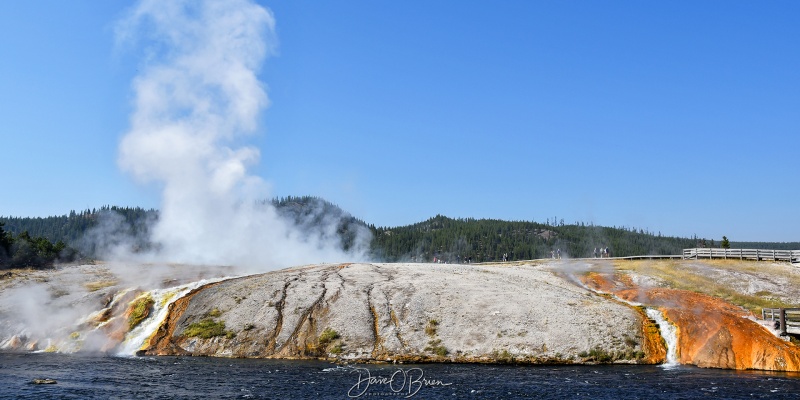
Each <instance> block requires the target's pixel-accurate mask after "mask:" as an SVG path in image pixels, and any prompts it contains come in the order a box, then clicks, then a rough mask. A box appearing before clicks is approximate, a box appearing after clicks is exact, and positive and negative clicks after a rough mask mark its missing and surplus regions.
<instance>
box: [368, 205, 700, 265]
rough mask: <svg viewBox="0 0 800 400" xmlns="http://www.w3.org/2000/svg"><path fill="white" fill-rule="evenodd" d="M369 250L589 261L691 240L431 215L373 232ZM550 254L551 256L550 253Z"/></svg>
mask: <svg viewBox="0 0 800 400" xmlns="http://www.w3.org/2000/svg"><path fill="white" fill-rule="evenodd" d="M373 232H374V235H375V239H374V242H373V248H374V250H375V251H376V252H379V253H380V254H381V255H382V256H383V257H384V258H385V259H387V260H389V261H396V260H403V259H411V260H418V261H432V260H433V259H434V257H435V258H436V259H437V260H438V259H441V260H443V261H446V262H453V261H462V262H463V261H464V259H470V258H471V259H472V261H477V262H482V261H497V260H502V259H503V255H507V257H508V259H509V260H530V259H535V258H547V257H551V256H552V255H554V254H557V253H558V252H559V250H560V253H561V255H562V258H565V257H592V256H594V250H595V248H601V247H602V248H605V247H607V248H608V249H609V252H610V253H611V254H612V256H628V255H636V254H680V252H681V250H682V249H684V248H688V247H695V245H696V244H697V240H695V239H685V238H674V237H664V236H660V235H654V234H651V233H646V232H639V231H635V230H628V229H623V228H607V227H599V226H591V225H585V224H581V225H566V224H559V225H557V226H551V225H547V224H542V223H537V222H524V221H514V222H511V221H501V220H492V219H471V218H470V219H452V218H447V217H444V216H441V215H437V216H436V217H434V218H431V219H429V220H427V221H425V222H421V223H418V224H414V225H409V226H405V227H397V228H378V229H373ZM551 252H553V253H551Z"/></svg>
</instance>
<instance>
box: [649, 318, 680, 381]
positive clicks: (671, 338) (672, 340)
mask: <svg viewBox="0 0 800 400" xmlns="http://www.w3.org/2000/svg"><path fill="white" fill-rule="evenodd" d="M645 312H646V313H647V316H648V317H650V318H651V319H653V320H655V321H656V323H658V329H659V331H660V332H661V337H662V338H664V342H666V344H667V361H666V362H665V363H664V366H665V367H674V366H677V365H679V363H678V334H677V331H676V329H675V326H674V325H672V324H671V323H670V322H669V321H667V319H666V318H664V314H663V313H661V311H660V310H657V309H655V308H647V309H646V310H645Z"/></svg>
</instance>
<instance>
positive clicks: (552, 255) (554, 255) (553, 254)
mask: <svg viewBox="0 0 800 400" xmlns="http://www.w3.org/2000/svg"><path fill="white" fill-rule="evenodd" d="M550 258H552V259H554V260H560V259H561V249H555V250H550Z"/></svg>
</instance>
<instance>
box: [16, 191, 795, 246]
mask: <svg viewBox="0 0 800 400" xmlns="http://www.w3.org/2000/svg"><path fill="white" fill-rule="evenodd" d="M267 202H271V203H272V204H273V205H274V206H275V207H276V209H277V210H278V213H279V214H281V215H283V216H284V217H285V218H287V219H289V220H293V222H294V223H295V224H297V225H298V226H300V227H301V228H302V229H310V228H311V227H313V226H314V225H315V224H319V223H321V222H322V221H323V220H325V221H331V220H333V221H336V224H337V225H336V232H337V234H338V235H340V238H341V246H342V247H343V248H344V249H348V248H349V247H350V246H351V245H352V243H353V239H354V237H355V236H356V232H357V231H358V230H359V229H368V230H369V231H370V232H371V233H372V242H371V245H370V251H371V252H372V255H373V257H374V258H375V259H376V260H383V261H390V262H394V261H418V262H433V260H434V258H435V259H436V260H437V261H441V262H464V261H466V260H470V259H471V261H472V262H485V261H500V260H503V258H504V255H505V256H507V259H509V260H528V259H537V258H548V257H550V256H551V251H552V252H553V253H554V254H555V253H556V252H557V251H558V250H559V249H560V250H561V253H562V257H564V258H566V257H570V258H582V257H593V255H594V249H595V247H598V248H599V247H608V248H609V251H610V252H611V254H612V255H613V256H619V257H626V256H637V255H648V254H652V255H670V254H681V252H682V250H683V249H684V248H694V247H719V239H717V240H713V239H705V238H697V237H694V238H681V237H672V236H663V235H661V234H660V233H653V232H649V231H645V230H643V229H636V228H629V227H604V226H596V225H592V224H586V223H573V224H565V223H564V221H563V220H561V221H558V222H556V218H553V222H552V223H551V222H550V220H549V219H548V222H547V223H541V222H535V221H503V220H496V219H475V218H458V219H455V218H449V217H446V216H443V215H437V216H435V217H432V218H430V219H428V220H426V221H422V222H418V223H415V224H411V225H406V226H398V227H376V226H375V225H373V224H369V223H367V222H365V221H363V220H360V219H358V218H355V217H353V216H352V215H351V214H350V213H348V212H346V211H345V210H343V209H342V208H340V207H339V206H337V205H335V204H333V203H331V202H328V201H326V200H324V199H321V198H319V197H313V196H299V197H296V196H288V197H282V198H276V199H272V200H265V201H263V203H267ZM103 213H112V214H114V215H116V216H117V220H118V221H120V222H124V224H122V225H123V226H124V229H125V230H127V231H128V233H129V234H131V235H133V236H136V237H146V235H147V232H148V224H147V221H151V220H155V219H157V218H158V211H157V210H154V209H143V208H140V207H117V206H103V207H101V208H100V209H91V210H89V209H87V210H83V211H79V212H76V211H71V212H69V213H68V214H65V215H61V216H51V217H44V218H42V217H35V218H31V217H0V222H3V223H5V229H6V230H7V231H9V232H11V233H12V234H15V235H17V234H19V233H21V232H24V231H27V232H28V233H29V234H30V235H32V236H41V237H44V238H47V239H49V240H50V241H53V242H57V241H63V242H64V243H66V244H67V245H70V246H74V247H76V248H81V249H82V251H84V252H88V253H91V251H92V249H91V248H89V249H87V248H86V246H85V243H84V245H83V246H82V247H81V246H79V245H80V244H81V243H80V242H81V238H83V237H84V235H85V234H86V232H87V231H89V229H91V228H93V227H95V226H97V224H98V220H99V216H100V215H101V214H103ZM730 245H731V246H732V247H736V248H749V249H776V250H792V249H800V242H736V241H731V242H730ZM142 246H143V247H146V244H144V243H143V244H142ZM87 255H89V256H91V254H87Z"/></svg>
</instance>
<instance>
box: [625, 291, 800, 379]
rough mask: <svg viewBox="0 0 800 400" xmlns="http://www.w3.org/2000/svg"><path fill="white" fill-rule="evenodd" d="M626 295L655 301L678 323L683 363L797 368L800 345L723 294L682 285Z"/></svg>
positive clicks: (629, 292)
mask: <svg viewBox="0 0 800 400" xmlns="http://www.w3.org/2000/svg"><path fill="white" fill-rule="evenodd" d="M615 294H616V295H617V296H619V297H621V298H624V299H626V300H631V301H638V302H641V303H644V304H649V305H654V306H658V307H660V308H662V310H664V312H665V315H666V317H667V319H668V320H669V321H670V322H672V323H674V324H675V325H676V326H677V327H678V352H679V357H680V362H681V363H682V364H694V365H697V366H699V367H710V368H730V369H761V370H770V371H800V348H798V347H797V346H795V345H793V344H791V343H789V342H786V341H783V340H781V339H780V338H778V337H776V336H775V335H773V334H772V333H770V332H769V331H768V330H767V329H766V328H764V327H762V326H761V325H759V324H758V323H756V322H755V321H752V320H750V319H748V317H749V316H750V313H749V312H747V311H745V310H743V309H742V308H740V307H737V306H735V305H733V304H730V303H728V302H726V301H724V300H722V299H719V298H716V297H712V296H708V295H704V294H700V293H695V292H690V291H686V290H677V289H668V288H655V289H647V290H636V289H627V290H622V291H619V292H617V293H615Z"/></svg>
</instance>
